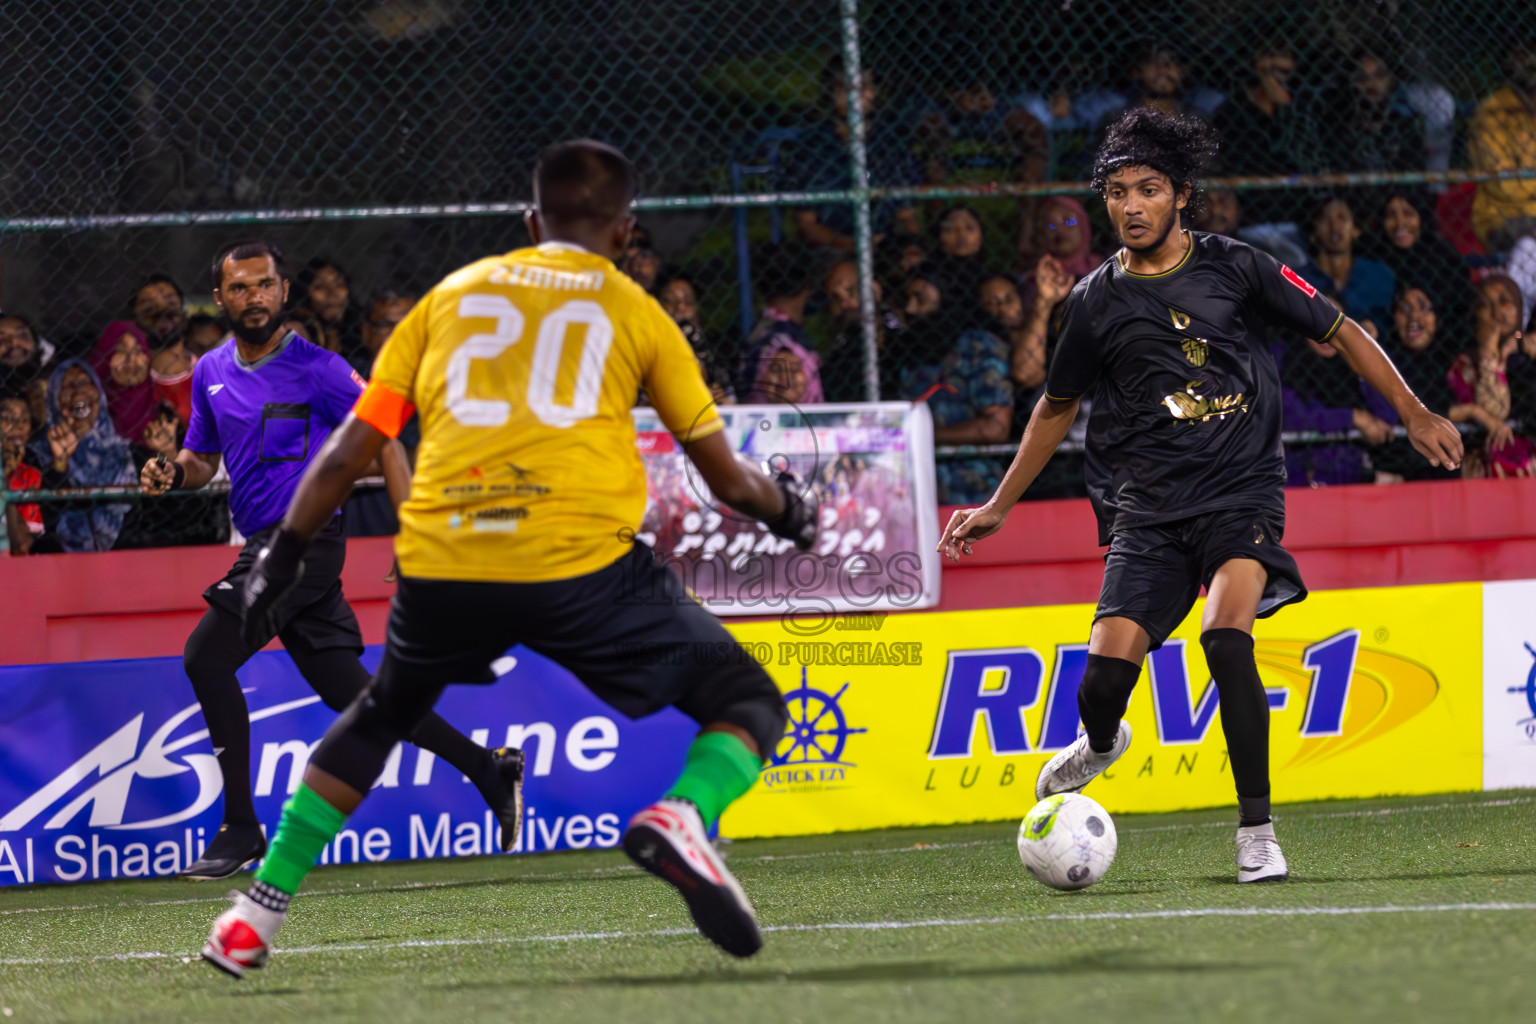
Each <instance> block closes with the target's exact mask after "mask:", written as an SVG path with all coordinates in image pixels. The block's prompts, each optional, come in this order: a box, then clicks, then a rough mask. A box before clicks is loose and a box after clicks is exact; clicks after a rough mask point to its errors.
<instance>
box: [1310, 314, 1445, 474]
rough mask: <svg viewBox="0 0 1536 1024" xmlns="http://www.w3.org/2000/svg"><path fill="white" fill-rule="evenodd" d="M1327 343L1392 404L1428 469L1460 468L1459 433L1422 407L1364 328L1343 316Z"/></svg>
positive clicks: (1409, 438)
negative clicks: (1425, 461) (1342, 320)
mask: <svg viewBox="0 0 1536 1024" xmlns="http://www.w3.org/2000/svg"><path fill="white" fill-rule="evenodd" d="M1328 341H1329V344H1331V345H1333V347H1334V348H1336V349H1338V350H1339V351H1340V352H1342V353H1344V358H1345V359H1346V360H1347V361H1348V362H1349V368H1350V369H1352V370H1354V371H1355V373H1357V374H1359V376H1360V378H1361V379H1362V380H1364V381H1365V382H1366V383H1367V384H1369V385H1370V386H1371V387H1373V388H1375V389H1376V390H1377V391H1378V392H1380V393H1381V395H1382V397H1384V398H1385V399H1386V400H1387V401H1389V402H1391V403H1392V408H1394V409H1396V410H1397V415H1398V417H1399V418H1400V419H1402V421H1403V426H1405V427H1407V428H1408V440H1409V441H1410V442H1412V444H1413V447H1414V448H1415V449H1417V450H1418V453H1419V454H1420V455H1422V456H1424V457H1425V458H1426V459H1428V460H1429V464H1430V465H1431V466H1444V467H1445V468H1446V469H1456V468H1457V467H1458V466H1460V465H1461V458H1462V445H1461V434H1459V433H1457V431H1456V428H1455V427H1454V426H1452V425H1451V421H1450V420H1448V419H1446V418H1445V417H1443V416H1437V415H1435V414H1434V413H1432V412H1430V411H1429V410H1428V409H1426V408H1424V403H1423V402H1421V401H1419V399H1418V396H1416V395H1415V394H1414V393H1413V391H1412V390H1411V389H1410V388H1409V387H1408V385H1407V383H1406V382H1405V381H1404V380H1403V378H1402V375H1401V374H1399V373H1398V372H1397V367H1395V366H1393V365H1392V360H1390V359H1388V358H1387V354H1386V353H1385V352H1383V351H1382V350H1381V346H1380V345H1378V344H1376V342H1375V341H1374V340H1372V338H1371V336H1370V335H1369V334H1366V333H1365V329H1364V328H1362V327H1361V326H1360V325H1359V324H1357V323H1355V322H1354V321H1353V320H1351V319H1349V318H1348V317H1345V318H1344V322H1343V323H1342V324H1340V325H1339V329H1338V330H1337V331H1335V332H1334V334H1333V337H1332V338H1329V339H1328Z"/></svg>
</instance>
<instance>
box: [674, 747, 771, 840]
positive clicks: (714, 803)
mask: <svg viewBox="0 0 1536 1024" xmlns="http://www.w3.org/2000/svg"><path fill="white" fill-rule="evenodd" d="M762 766H763V761H762V758H760V757H758V756H757V755H756V754H754V753H752V751H750V750H748V749H747V745H746V744H745V743H743V742H741V740H739V739H737V738H736V737H735V736H732V735H731V734H730V733H725V732H701V733H699V735H698V736H697V737H695V738H694V741H693V744H692V745H691V746H690V747H689V748H688V761H687V763H686V764H684V765H683V774H682V775H679V776H678V778H677V781H676V782H674V783H672V788H671V789H669V790H667V793H666V795H667V796H670V797H678V798H679V799H682V800H687V801H689V802H690V803H692V804H693V805H694V806H695V807H697V808H698V809H699V815H700V817H702V818H703V819H704V827H705V828H709V827H710V826H711V825H713V824H714V823H715V819H717V818H719V817H720V813H721V812H722V811H724V810H725V809H726V808H727V807H729V806H730V805H731V804H732V803H734V802H735V801H736V799H737V798H738V797H740V796H741V795H742V794H743V793H745V792H746V791H747V790H749V789H751V788H752V783H754V782H756V781H757V772H758V769H760V768H762Z"/></svg>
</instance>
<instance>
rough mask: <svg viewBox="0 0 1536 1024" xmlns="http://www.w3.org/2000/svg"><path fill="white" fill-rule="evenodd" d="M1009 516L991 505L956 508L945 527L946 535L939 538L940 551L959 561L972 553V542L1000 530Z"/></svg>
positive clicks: (952, 560)
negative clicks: (962, 556)
mask: <svg viewBox="0 0 1536 1024" xmlns="http://www.w3.org/2000/svg"><path fill="white" fill-rule="evenodd" d="M1007 518H1008V514H1007V513H1006V512H999V511H998V510H997V509H995V508H993V507H992V506H991V505H983V506H981V507H980V508H961V509H956V510H955V514H954V515H952V516H950V517H949V525H947V526H945V527H944V536H943V537H941V538H939V547H938V551H939V553H940V554H941V555H943V556H944V557H946V558H948V559H949V560H950V561H951V562H958V561H960V556H961V555H969V554H971V553H972V552H971V545H972V544H974V543H975V542H976V541H978V540H982V539H983V538H986V537H990V536H992V535H993V534H994V533H996V532H997V531H998V530H1000V529H1001V528H1002V526H1003V520H1005V519H1007Z"/></svg>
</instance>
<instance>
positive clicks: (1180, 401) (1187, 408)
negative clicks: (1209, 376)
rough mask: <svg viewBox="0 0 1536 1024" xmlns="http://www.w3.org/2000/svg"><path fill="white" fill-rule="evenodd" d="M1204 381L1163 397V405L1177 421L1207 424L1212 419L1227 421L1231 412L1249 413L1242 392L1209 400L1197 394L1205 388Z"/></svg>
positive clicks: (1191, 383) (1196, 381) (1193, 383)
mask: <svg viewBox="0 0 1536 1024" xmlns="http://www.w3.org/2000/svg"><path fill="white" fill-rule="evenodd" d="M1204 386H1205V384H1204V382H1203V381H1198V380H1192V381H1190V382H1189V383H1188V384H1186V385H1184V390H1183V391H1175V392H1174V393H1173V394H1171V395H1164V396H1163V405H1165V406H1167V408H1168V411H1169V412H1171V413H1173V418H1174V419H1176V420H1190V421H1192V422H1200V423H1205V422H1208V421H1210V420H1212V419H1226V418H1227V414H1228V413H1231V412H1247V411H1248V403H1247V402H1245V401H1244V400H1243V395H1242V392H1238V393H1237V394H1235V395H1221V396H1219V397H1215V398H1207V397H1205V396H1204V395H1200V394H1197V393H1196V391H1195V389H1196V388H1200V387H1204Z"/></svg>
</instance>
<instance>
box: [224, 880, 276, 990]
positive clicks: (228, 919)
mask: <svg viewBox="0 0 1536 1024" xmlns="http://www.w3.org/2000/svg"><path fill="white" fill-rule="evenodd" d="M229 895H230V896H231V898H233V900H234V903H235V905H234V906H232V907H230V908H229V909H228V910H226V911H224V913H222V914H220V915H219V919H218V920H217V921H215V922H213V933H212V934H211V935H209V936H208V942H207V943H206V944H205V945H204V946H203V959H204V960H206V961H208V962H209V963H210V964H212V965H213V966H214V967H217V968H218V969H219V970H221V971H223V972H224V973H225V974H228V975H230V976H231V977H235V978H243V977H245V972H246V971H247V970H255V969H256V968H258V967H263V966H265V965H266V962H267V955H268V954H269V953H271V952H272V937H273V936H274V935H276V934H277V930H278V929H279V928H281V927H282V925H283V919H284V918H285V917H287V916H288V915H287V914H284V913H282V912H280V911H276V910H271V909H268V908H267V907H264V906H262V905H261V904H260V903H257V902H256V901H255V900H253V899H251V898H250V897H249V896H247V895H246V894H245V893H243V892H231V893H230V894H229Z"/></svg>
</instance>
